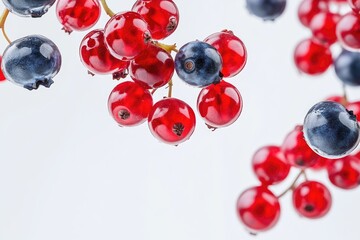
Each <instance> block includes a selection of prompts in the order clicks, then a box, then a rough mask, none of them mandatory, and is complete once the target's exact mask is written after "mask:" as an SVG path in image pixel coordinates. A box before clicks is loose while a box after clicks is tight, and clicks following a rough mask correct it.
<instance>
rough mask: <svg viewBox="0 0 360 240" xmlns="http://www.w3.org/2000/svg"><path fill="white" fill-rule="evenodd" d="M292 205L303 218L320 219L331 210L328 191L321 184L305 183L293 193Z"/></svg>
mask: <svg viewBox="0 0 360 240" xmlns="http://www.w3.org/2000/svg"><path fill="white" fill-rule="evenodd" d="M292 197H293V205H294V207H295V209H296V211H297V212H298V213H299V214H300V215H301V216H303V217H307V218H321V217H323V216H324V215H326V214H327V213H328V212H329V210H330V208H331V203H332V200H331V194H330V191H329V190H328V189H327V187H326V186H324V185H323V184H322V183H319V182H315V181H306V182H303V183H302V184H300V185H299V186H297V187H296V188H295V190H294V191H293V196H292Z"/></svg>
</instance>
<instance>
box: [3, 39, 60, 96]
mask: <svg viewBox="0 0 360 240" xmlns="http://www.w3.org/2000/svg"><path fill="white" fill-rule="evenodd" d="M60 66H61V55H60V52H59V49H58V48H57V46H56V45H55V44H54V43H53V42H52V41H50V40H49V39H47V38H46V37H43V36H40V35H31V36H27V37H24V38H20V39H17V40H15V41H13V42H12V43H11V44H10V45H9V46H8V47H7V48H6V49H5V51H4V53H3V60H2V63H1V68H2V71H3V73H4V75H5V77H6V79H8V80H9V81H11V82H13V83H15V84H18V85H21V86H23V87H24V88H27V89H29V90H32V89H37V88H38V87H39V85H43V86H45V87H50V85H51V84H52V83H53V80H52V78H53V77H54V76H55V75H56V74H57V73H58V72H59V70H60Z"/></svg>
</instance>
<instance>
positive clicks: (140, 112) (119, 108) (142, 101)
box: [108, 81, 153, 126]
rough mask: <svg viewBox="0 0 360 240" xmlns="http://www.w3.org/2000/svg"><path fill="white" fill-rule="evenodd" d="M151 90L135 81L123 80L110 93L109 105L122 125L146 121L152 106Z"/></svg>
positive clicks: (112, 113)
mask: <svg viewBox="0 0 360 240" xmlns="http://www.w3.org/2000/svg"><path fill="white" fill-rule="evenodd" d="M152 103H153V100H152V96H151V94H150V92H149V91H148V90H146V89H144V88H142V87H141V86H139V85H138V84H136V83H134V82H130V81H127V82H122V83H120V84H119V85H117V86H116V87H115V88H114V89H113V90H112V91H111V93H110V96H109V99H108V107H109V112H110V114H111V116H112V117H113V118H114V119H115V121H116V122H117V123H118V124H119V125H120V126H135V125H138V124H140V123H143V122H145V121H146V119H147V117H148V115H149V112H150V110H151V107H152Z"/></svg>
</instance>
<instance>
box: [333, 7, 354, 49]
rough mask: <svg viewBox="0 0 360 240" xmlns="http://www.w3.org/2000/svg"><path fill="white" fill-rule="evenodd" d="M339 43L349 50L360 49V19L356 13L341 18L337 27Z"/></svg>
mask: <svg viewBox="0 0 360 240" xmlns="http://www.w3.org/2000/svg"><path fill="white" fill-rule="evenodd" d="M336 35H337V38H338V40H339V42H340V43H341V44H342V45H343V47H344V48H346V49H348V50H359V49H360V17H359V15H357V14H355V13H352V12H350V13H347V14H345V15H343V16H342V17H341V19H340V20H339V22H338V24H337V26H336Z"/></svg>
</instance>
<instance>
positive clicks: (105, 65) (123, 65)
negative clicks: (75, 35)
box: [80, 29, 129, 75]
mask: <svg viewBox="0 0 360 240" xmlns="http://www.w3.org/2000/svg"><path fill="white" fill-rule="evenodd" d="M80 59H81V61H82V63H83V64H84V65H85V67H86V68H87V69H88V70H89V71H90V72H91V73H94V74H115V75H116V74H118V73H119V75H125V73H126V72H127V68H128V66H129V61H121V60H119V59H117V58H115V57H113V56H112V55H111V54H110V52H109V50H108V48H107V47H106V46H105V42H104V31H103V30H101V29H97V30H93V31H91V32H89V33H88V34H86V35H85V37H84V38H83V40H82V41H81V43H80Z"/></svg>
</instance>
